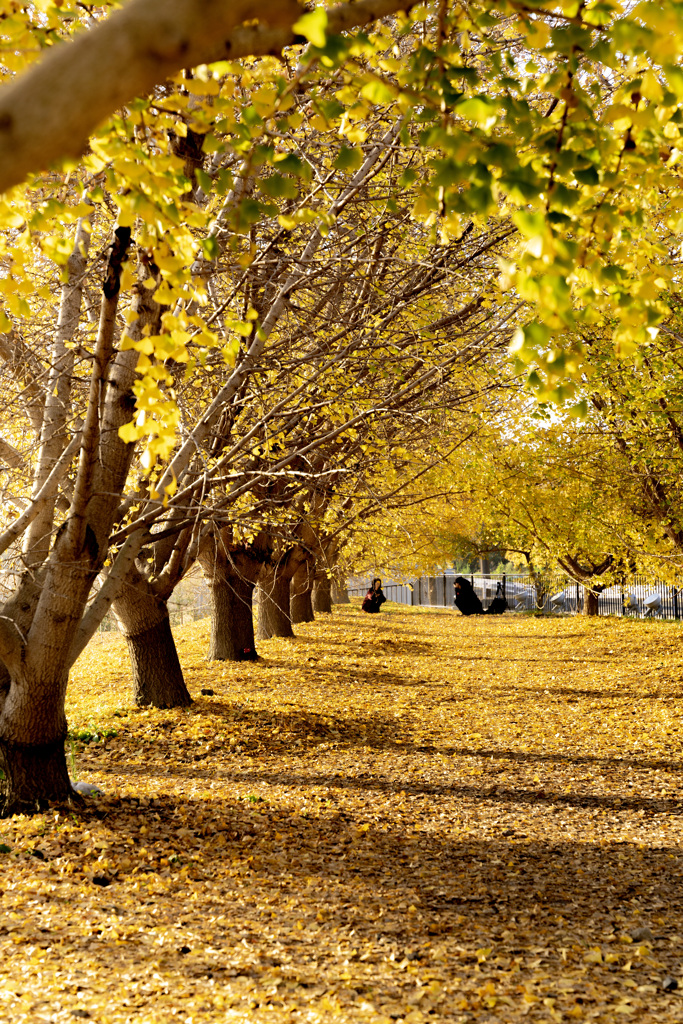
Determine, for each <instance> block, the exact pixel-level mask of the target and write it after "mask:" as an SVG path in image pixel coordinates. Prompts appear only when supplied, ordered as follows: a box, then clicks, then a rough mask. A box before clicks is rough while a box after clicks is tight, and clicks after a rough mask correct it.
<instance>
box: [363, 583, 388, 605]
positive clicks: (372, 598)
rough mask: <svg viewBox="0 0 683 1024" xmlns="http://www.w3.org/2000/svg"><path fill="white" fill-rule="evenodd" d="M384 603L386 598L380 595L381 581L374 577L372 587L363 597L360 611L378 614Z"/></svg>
mask: <svg viewBox="0 0 683 1024" xmlns="http://www.w3.org/2000/svg"><path fill="white" fill-rule="evenodd" d="M385 601H386V597H385V596H384V594H383V593H382V581H381V579H380V578H379V576H376V577H375V579H374V580H373V581H372V586H371V587H370V589H369V590H368V592H367V594H366V595H365V600H364V601H363V604H362V609H363V611H364V612H378V611H379V610H380V608H381V607H382V605H383V604H384V602H385Z"/></svg>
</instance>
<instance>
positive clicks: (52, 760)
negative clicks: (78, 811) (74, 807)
mask: <svg viewBox="0 0 683 1024" xmlns="http://www.w3.org/2000/svg"><path fill="white" fill-rule="evenodd" d="M65 738H66V737H65V736H63V737H61V738H60V739H58V740H55V742H54V743H43V744H36V745H35V746H33V745H23V744H18V743H7V742H6V741H5V740H0V765H1V766H2V770H3V771H4V773H5V779H4V782H3V783H2V786H3V794H4V800H3V806H2V810H1V813H2V816H3V817H7V816H8V815H10V814H21V813H25V814H34V813H35V812H36V811H41V810H44V809H45V808H46V807H47V805H48V803H50V802H56V801H58V802H61V801H65V800H73V801H74V802H76V800H77V798H76V797H75V796H74V792H73V789H72V787H71V779H70V778H69V772H68V769H67V767H66V756H65V753H64V740H65ZM36 783H38V784H39V785H38V789H39V792H40V795H39V796H38V795H37V794H36V789H37V786H36Z"/></svg>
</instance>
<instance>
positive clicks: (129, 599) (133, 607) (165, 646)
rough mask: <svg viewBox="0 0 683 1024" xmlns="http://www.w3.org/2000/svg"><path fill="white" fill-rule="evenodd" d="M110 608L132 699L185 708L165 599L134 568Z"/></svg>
mask: <svg viewBox="0 0 683 1024" xmlns="http://www.w3.org/2000/svg"><path fill="white" fill-rule="evenodd" d="M128 584H129V585H128V586H127V587H126V588H125V589H124V591H123V593H122V594H121V595H120V596H119V597H118V598H117V599H116V600H115V601H114V603H113V605H112V610H113V612H114V615H115V616H116V620H117V622H118V624H119V628H120V630H121V632H122V633H123V635H124V637H125V638H126V643H127V644H128V653H129V655H130V664H131V672H132V675H133V699H134V701H135V703H136V704H137V705H138V706H143V705H147V704H152V705H153V706H154V707H155V708H184V707H189V705H190V704H191V703H192V698H191V697H190V694H189V692H188V689H187V687H186V686H185V680H184V678H183V670H182V668H181V666H180V660H179V658H178V652H177V650H176V646H175V641H174V639H173V633H172V632H171V622H170V619H169V617H168V607H167V605H166V601H164V600H162V599H161V598H160V597H158V596H157V595H156V594H154V593H153V591H152V589H151V587H150V585H149V583H148V582H147V580H146V579H145V578H144V576H143V575H142V574H141V573H139V572H137V570H134V574H133V575H132V576H131V577H129V580H128Z"/></svg>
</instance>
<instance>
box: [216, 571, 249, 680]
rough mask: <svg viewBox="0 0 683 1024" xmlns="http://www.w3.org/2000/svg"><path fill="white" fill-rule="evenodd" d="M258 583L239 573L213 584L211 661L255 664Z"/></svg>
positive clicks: (217, 580)
mask: <svg viewBox="0 0 683 1024" xmlns="http://www.w3.org/2000/svg"><path fill="white" fill-rule="evenodd" d="M253 593H254V584H253V582H252V581H251V580H246V579H244V578H243V577H242V576H240V575H239V574H238V573H234V574H233V575H232V576H231V578H230V579H229V580H228V579H226V578H225V576H223V578H221V579H215V580H213V581H212V582H211V583H210V584H209V594H210V596H211V640H210V642H209V653H208V655H207V657H208V659H209V661H254V660H255V659H256V658H257V657H258V655H257V654H256V644H255V641H254V618H253V613H252V596H253Z"/></svg>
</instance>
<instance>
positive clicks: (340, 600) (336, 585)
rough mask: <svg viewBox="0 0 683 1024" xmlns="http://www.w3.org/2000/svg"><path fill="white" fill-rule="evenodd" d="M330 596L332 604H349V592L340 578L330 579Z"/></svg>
mask: <svg viewBox="0 0 683 1024" xmlns="http://www.w3.org/2000/svg"><path fill="white" fill-rule="evenodd" d="M331 598H332V604H351V598H350V597H349V592H348V590H347V589H346V586H345V585H343V584H342V582H341V580H340V581H337V580H332V588H331Z"/></svg>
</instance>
